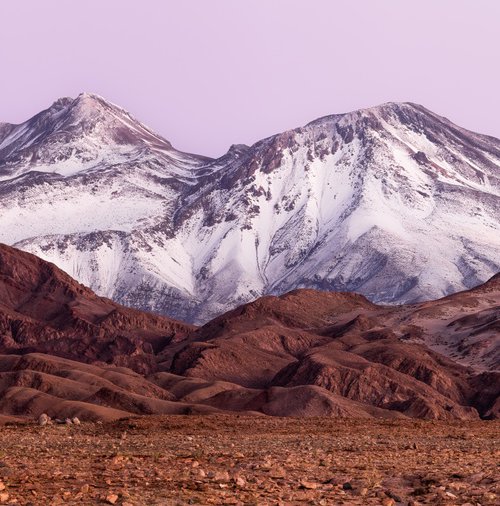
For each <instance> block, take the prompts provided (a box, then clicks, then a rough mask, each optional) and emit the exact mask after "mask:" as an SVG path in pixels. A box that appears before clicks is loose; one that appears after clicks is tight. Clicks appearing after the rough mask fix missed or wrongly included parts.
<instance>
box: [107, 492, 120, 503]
mask: <svg viewBox="0 0 500 506" xmlns="http://www.w3.org/2000/svg"><path fill="white" fill-rule="evenodd" d="M118 499H119V497H118V496H117V495H116V494H108V495H107V496H106V502H107V503H109V504H116V503H117V501H118Z"/></svg>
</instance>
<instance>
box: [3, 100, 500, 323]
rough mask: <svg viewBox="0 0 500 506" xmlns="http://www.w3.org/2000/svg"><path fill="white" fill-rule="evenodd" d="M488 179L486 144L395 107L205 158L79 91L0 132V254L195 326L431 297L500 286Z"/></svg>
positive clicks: (494, 194)
mask: <svg viewBox="0 0 500 506" xmlns="http://www.w3.org/2000/svg"><path fill="white" fill-rule="evenodd" d="M499 167H500V141H499V140H498V139H494V138H491V137H487V136H484V135H479V134H476V133H473V132H469V131H467V130H464V129H462V128H460V127H458V126H456V125H454V124H453V123H451V122H450V121H448V120H447V119H445V118H442V117H440V116H438V115H436V114H434V113H433V112H431V111H428V110H427V109H425V108H424V107H422V106H419V105H416V104H411V103H389V104H384V105H381V106H379V107H374V108H370V109H365V110H360V111H354V112H351V113H347V114H339V115H333V116H327V117H324V118H320V119H318V120H316V121H313V122H312V123H309V124H308V125H306V126H304V127H301V128H297V129H294V130H289V131H287V132H284V133H281V134H278V135H275V136H272V137H270V138H268V139H264V140H262V141H259V142H257V143H256V144H254V145H253V146H242V145H236V146H232V147H231V149H230V150H229V151H228V152H227V153H226V154H225V155H224V156H222V157H220V158H218V159H216V160H212V159H209V158H206V157H202V156H198V155H189V154H186V153H181V152H180V151H178V150H176V149H175V148H174V147H173V146H172V145H171V144H170V143H169V142H168V141H166V140H165V139H163V138H161V137H160V136H158V135H157V134H155V133H154V132H151V131H150V130H149V129H148V128H147V127H145V126H144V125H142V124H141V123H140V122H138V121H137V120H135V119H134V118H133V117H131V116H130V115H129V114H128V113H127V112H126V111H124V110H123V109H121V108H120V107H118V106H115V105H113V104H110V103H108V102H106V101H105V100H104V99H102V98H101V97H98V96H95V95H90V94H82V95H80V96H79V97H77V98H76V99H70V98H64V99H60V100H58V101H57V102H55V103H54V104H53V105H52V106H51V107H50V108H48V109H47V110H45V111H42V112H41V113H39V114H38V115H36V116H34V117H33V118H31V119H30V120H28V121H26V122H25V123H22V124H20V125H10V124H1V125H0V196H1V199H0V242H4V243H7V244H10V245H16V246H18V247H19V248H21V249H24V250H27V251H31V252H33V253H35V254H37V255H38V256H40V257H42V258H44V259H46V260H50V261H52V262H54V263H55V264H56V265H58V266H59V267H61V268H62V269H64V270H65V271H66V272H68V273H69V274H70V275H71V276H73V277H74V278H76V279H77V280H79V281H80V282H82V283H84V284H85V285H86V286H89V287H91V288H92V289H93V290H94V291H95V292H96V293H98V294H99V295H102V296H106V297H108V298H110V299H113V300H114V301H116V302H119V303H121V304H125V305H127V306H133V307H135V308H139V309H142V310H152V311H154V312H157V313H161V314H164V315H168V316H172V317H176V318H179V319H181V320H185V321H189V322H195V323H204V322H207V321H208V320H210V319H212V318H214V317H215V316H218V315H220V314H221V313H223V312H226V311H228V310H230V309H233V308H234V307H236V306H239V305H240V304H242V303H245V302H248V301H250V300H253V299H255V298H257V297H259V296H261V295H265V294H281V293H285V292H287V291H290V290H292V289H295V288H314V289H324V290H343V291H356V292H359V293H362V294H364V295H366V296H367V297H368V298H369V299H370V300H371V301H373V302H379V303H380V302H382V303H395V302H397V303H408V302H416V301H422V300H431V299H436V298H439V297H442V296H444V295H447V294H450V293H453V292H457V291H460V290H464V289H470V288H472V287H474V286H476V285H478V284H480V283H482V282H485V281H486V280H487V279H489V278H490V277H491V276H493V275H494V274H496V273H497V272H499V271H500V263H499V261H498V251H499V249H500V230H499V223H500V215H499V209H500V179H499Z"/></svg>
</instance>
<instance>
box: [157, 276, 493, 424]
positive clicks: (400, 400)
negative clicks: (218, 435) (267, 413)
mask: <svg viewBox="0 0 500 506" xmlns="http://www.w3.org/2000/svg"><path fill="white" fill-rule="evenodd" d="M499 324H500V276H499V275H497V276H495V277H494V278H492V279H491V280H490V281H488V282H487V283H486V284H484V285H482V286H480V287H478V288H476V289H473V290H470V291H466V292H461V293H457V294H454V295H451V296H449V297H446V298H443V299H440V300H437V301H432V302H423V303H420V304H413V305H402V306H377V305H375V304H373V303H370V302H369V301H368V300H367V299H365V298H364V297H362V296H360V295H356V294H352V293H339V292H337V293H333V292H330V293H329V292H326V293H325V292H319V291H315V290H305V289H302V290H295V291H292V292H289V293H287V294H285V295H282V296H279V297H275V296H267V297H263V298H260V299H258V300H256V301H254V302H252V303H249V304H246V305H244V306H241V307H239V308H237V309H235V310H233V311H231V312H229V313H226V314H224V315H221V316H220V317H218V318H216V319H214V320H212V321H211V322H209V323H207V324H206V325H204V326H203V327H201V328H199V329H198V330H195V331H194V332H193V333H191V335H190V336H188V338H187V339H186V340H184V341H182V343H180V347H177V348H176V350H175V353H174V354H172V353H170V352H169V347H168V346H167V347H166V348H165V349H164V350H163V351H162V352H161V353H160V355H159V360H164V362H163V363H164V365H165V366H166V367H168V369H169V370H170V371H171V372H172V373H174V374H177V375H181V376H187V377H193V378H197V380H198V379H200V378H201V379H203V380H205V381H208V382H210V381H224V382H231V383H235V384H237V385H240V386H242V387H245V388H247V389H251V390H252V389H257V391H261V390H262V389H264V390H266V391H269V390H270V389H273V388H282V389H285V391H287V394H288V397H285V398H284V399H286V400H284V399H283V400H282V402H283V403H284V404H286V403H290V405H293V402H294V400H293V399H294V397H293V394H292V393H291V391H290V390H289V389H296V388H302V389H304V388H306V387H309V388H310V387H315V388H320V389H323V390H327V391H328V392H329V393H330V394H333V395H335V396H337V397H338V398H340V399H342V400H343V402H344V405H347V404H346V401H354V402H355V403H357V404H356V405H357V406H365V408H366V407H367V406H371V407H372V408H377V409H382V410H386V411H390V412H399V413H401V414H403V415H405V416H411V417H417V418H441V419H447V418H474V417H475V416H477V415H478V414H479V415H480V416H482V417H488V418H497V417H498V416H500V412H499V411H498V408H499V407H500V406H499V402H498V400H499V396H500V340H499V339H498V336H499ZM323 390H319V391H318V392H316V395H313V394H312V393H311V392H309V396H310V397H309V402H310V403H311V405H313V406H315V408H313V410H314V409H317V406H318V405H319V404H321V402H320V398H321V397H320V392H323ZM318 396H319V397H318ZM259 398H260V397H259V395H258V394H257V393H255V392H253V393H250V392H242V391H236V392H221V393H219V394H218V395H217V396H216V398H215V399H212V401H211V402H210V405H211V406H213V407H218V408H222V407H224V406H226V409H227V407H228V406H232V407H233V409H235V406H236V407H239V409H256V408H255V406H256V405H258V400H257V399H259ZM214 401H217V402H214ZM256 403H257V404H256ZM275 403H276V404H279V403H280V400H278V399H276V401H275ZM330 409H331V408H328V407H325V410H324V413H328V412H329V410H330ZM336 409H340V407H339V405H338V404H337V408H336ZM377 416H379V415H377Z"/></svg>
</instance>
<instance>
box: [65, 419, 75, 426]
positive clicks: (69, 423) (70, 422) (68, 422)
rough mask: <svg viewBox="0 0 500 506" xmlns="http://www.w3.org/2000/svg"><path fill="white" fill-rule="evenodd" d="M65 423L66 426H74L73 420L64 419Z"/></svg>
mask: <svg viewBox="0 0 500 506" xmlns="http://www.w3.org/2000/svg"><path fill="white" fill-rule="evenodd" d="M64 423H65V424H66V425H72V424H73V422H72V421H71V418H65V419H64Z"/></svg>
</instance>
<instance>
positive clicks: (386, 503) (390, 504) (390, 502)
mask: <svg viewBox="0 0 500 506" xmlns="http://www.w3.org/2000/svg"><path fill="white" fill-rule="evenodd" d="M395 504H396V501H395V500H394V499H393V498H392V497H386V498H384V499H382V506H395Z"/></svg>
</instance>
